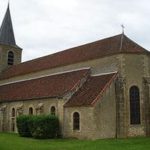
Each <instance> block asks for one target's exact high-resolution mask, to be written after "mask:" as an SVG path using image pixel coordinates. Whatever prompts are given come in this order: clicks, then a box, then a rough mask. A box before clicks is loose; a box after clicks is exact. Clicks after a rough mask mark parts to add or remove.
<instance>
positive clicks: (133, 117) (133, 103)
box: [130, 86, 140, 124]
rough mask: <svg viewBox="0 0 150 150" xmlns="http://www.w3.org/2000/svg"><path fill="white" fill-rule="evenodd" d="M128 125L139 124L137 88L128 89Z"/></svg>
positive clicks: (138, 94) (138, 95)
mask: <svg viewBox="0 0 150 150" xmlns="http://www.w3.org/2000/svg"><path fill="white" fill-rule="evenodd" d="M130 123H131V124H140V93H139V88H138V87H137V86H132V87H131V88H130Z"/></svg>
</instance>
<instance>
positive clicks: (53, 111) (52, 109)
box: [51, 106, 56, 115]
mask: <svg viewBox="0 0 150 150" xmlns="http://www.w3.org/2000/svg"><path fill="white" fill-rule="evenodd" d="M55 114H56V108H55V107H54V106H52V107H51V115H55Z"/></svg>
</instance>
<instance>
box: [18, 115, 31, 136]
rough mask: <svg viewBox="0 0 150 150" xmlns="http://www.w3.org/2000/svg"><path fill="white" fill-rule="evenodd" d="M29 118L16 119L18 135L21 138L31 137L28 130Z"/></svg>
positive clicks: (24, 116) (20, 117) (23, 116)
mask: <svg viewBox="0 0 150 150" xmlns="http://www.w3.org/2000/svg"><path fill="white" fill-rule="evenodd" d="M29 120H30V116H26V115H22V116H19V117H17V128H18V133H19V135H20V136H22V137H32V135H31V132H30V129H29Z"/></svg>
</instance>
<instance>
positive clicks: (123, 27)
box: [121, 24, 125, 34]
mask: <svg viewBox="0 0 150 150" xmlns="http://www.w3.org/2000/svg"><path fill="white" fill-rule="evenodd" d="M121 28H122V34H124V29H125V26H124V25H123V24H122V25H121Z"/></svg>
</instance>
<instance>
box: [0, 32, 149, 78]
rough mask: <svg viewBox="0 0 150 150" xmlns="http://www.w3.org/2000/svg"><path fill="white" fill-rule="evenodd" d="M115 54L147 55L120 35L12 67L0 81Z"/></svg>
mask: <svg viewBox="0 0 150 150" xmlns="http://www.w3.org/2000/svg"><path fill="white" fill-rule="evenodd" d="M121 39H122V44H121ZM121 45H122V46H121ZM117 53H148V51H147V50H145V49H144V48H142V47H141V46H139V45H138V44H136V43H135V42H133V41H132V40H130V39H129V38H128V37H127V36H125V35H122V34H120V35H117V36H113V37H110V38H106V39H103V40H99V41H96V42H93V43H89V44H85V45H82V46H79V47H75V48H71V49H68V50H65V51H61V52H58V53H55V54H52V55H48V56H45V57H41V58H38V59H34V60H31V61H27V62H24V63H21V64H18V65H14V66H12V67H10V68H9V69H7V70H5V71H4V72H3V73H2V75H1V76H0V80H2V79H7V78H10V77H14V76H19V75H23V74H28V73H31V72H37V71H41V70H44V69H50V68H55V67H60V66H64V65H69V64H73V63H77V62H81V61H87V60H90V59H96V58H100V57H105V56H108V55H113V54H117Z"/></svg>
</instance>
